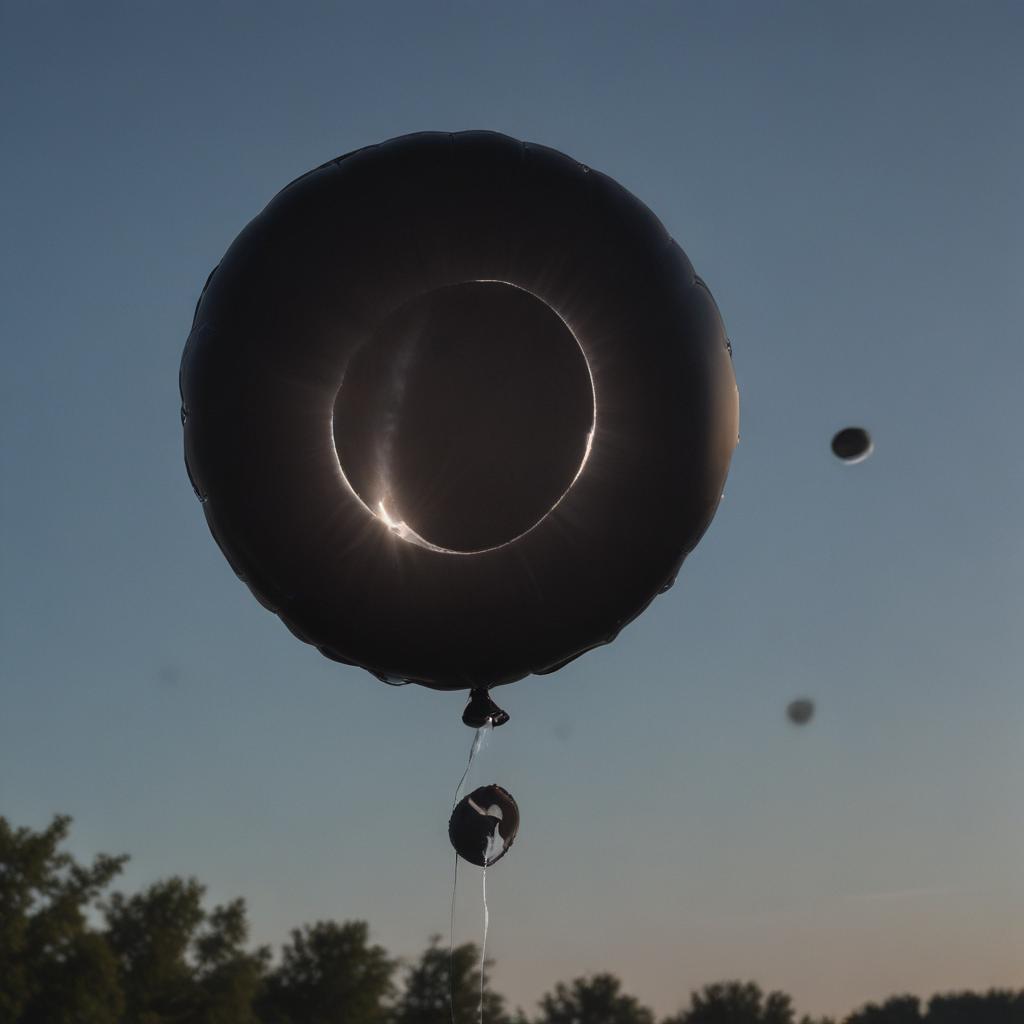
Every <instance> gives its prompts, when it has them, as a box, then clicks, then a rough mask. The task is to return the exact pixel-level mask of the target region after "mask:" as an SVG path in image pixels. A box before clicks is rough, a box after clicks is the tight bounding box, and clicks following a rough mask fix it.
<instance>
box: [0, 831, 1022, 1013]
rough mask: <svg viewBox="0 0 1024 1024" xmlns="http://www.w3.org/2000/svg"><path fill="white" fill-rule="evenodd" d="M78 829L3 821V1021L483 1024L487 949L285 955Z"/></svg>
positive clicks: (906, 1005)
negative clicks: (93, 849)
mask: <svg viewBox="0 0 1024 1024" xmlns="http://www.w3.org/2000/svg"><path fill="white" fill-rule="evenodd" d="M69 826H70V820H69V819H68V818H65V817H58V818H56V819H54V821H53V822H52V823H51V824H50V825H49V827H47V828H45V829H43V830H42V831H38V832H36V831H33V830H31V829H27V828H17V829H16V828H12V827H11V826H10V825H9V824H8V822H7V821H6V819H4V818H0V1024H452V1021H453V1015H452V1008H453V1003H454V1021H455V1022H456V1024H473V1022H475V1021H476V1020H477V1019H478V1006H479V1000H480V989H479V984H480V980H479V973H478V971H479V950H478V949H477V947H475V946H474V945H472V944H465V945H461V946H458V947H456V949H455V951H454V954H453V955H451V956H450V952H449V949H448V947H447V946H446V945H444V946H443V945H442V944H441V942H440V940H439V939H434V940H433V941H432V942H431V943H430V945H429V946H428V947H427V948H426V949H425V950H424V951H423V953H422V954H421V955H420V956H419V957H418V958H417V959H416V960H415V961H413V962H411V963H404V962H402V961H400V960H398V959H396V958H394V957H392V956H390V955H389V954H388V952H387V951H386V950H385V949H384V948H382V947H381V946H379V945H375V944H373V943H372V942H371V941H370V935H369V930H368V928H367V925H366V924H365V923H364V922H361V921H347V922H344V923H341V924H339V923H336V922H333V921H319V922H317V923H316V924H312V925H304V926H303V927H301V928H297V929H295V930H294V931H293V932H292V933H291V937H290V939H289V941H288V942H287V943H285V944H284V946H283V947H282V949H281V951H280V955H279V956H277V957H276V958H275V957H274V956H273V955H272V953H271V951H270V949H269V948H267V947H259V948H256V949H253V948H251V947H250V945H249V942H248V938H249V937H248V923H247V920H246V910H245V903H244V901H242V900H241V899H238V900H234V901H232V902H230V903H227V904H224V905H221V906H215V907H213V908H212V909H208V908H207V907H206V906H205V905H204V890H203V887H202V886H201V885H200V884H199V883H198V882H197V881H196V880H195V879H182V878H170V879H167V880H165V881H161V882H157V883H156V884H154V885H151V886H149V888H147V889H145V890H144V891H142V892H140V893H136V894H135V895H131V896H126V895H124V894H122V893H117V892H113V893H110V892H108V890H109V889H110V887H111V884H112V882H113V880H114V879H115V878H116V876H117V875H118V873H119V872H120V870H121V868H122V867H123V865H124V863H125V860H126V858H125V857H111V856H108V855H100V856H98V857H97V858H96V859H95V860H94V861H93V862H92V863H91V864H88V865H83V864H79V863H77V862H76V861H75V859H74V858H73V857H71V856H70V854H68V853H67V852H66V851H64V850H63V849H62V845H63V843H64V841H65V839H66V838H67V834H68V829H69ZM484 1019H485V1021H486V1022H487V1024H839V1022H838V1021H828V1020H825V1019H815V1020H812V1019H811V1018H809V1017H802V1018H798V1017H797V1015H796V1012H795V1010H794V1009H793V1005H792V1000H791V999H790V997H789V996H787V995H786V994H784V993H782V992H770V993H764V992H762V991H761V989H760V988H759V987H758V986H757V985H755V984H752V983H745V984H744V983H741V982H723V983H719V984H715V985H708V986H705V987H704V988H703V989H701V990H700V991H699V992H694V993H693V994H692V995H691V996H690V1001H689V1005H688V1006H686V1007H685V1008H683V1009H681V1010H680V1011H679V1013H678V1014H676V1015H674V1016H672V1017H669V1018H667V1019H665V1020H663V1021H661V1022H657V1021H656V1018H655V1015H654V1013H653V1012H652V1011H651V1010H650V1009H648V1008H647V1007H645V1006H643V1005H642V1003H640V1002H639V1000H637V999H636V998H635V997H633V996H631V995H628V994H626V993H624V992H623V991H622V989H621V984H620V982H619V980H618V978H616V977H615V976H614V975H612V974H597V975H592V976H589V977H586V978H577V979H576V980H574V981H572V982H569V983H560V984H558V985H556V986H555V989H554V991H552V992H550V993H548V994H547V995H545V996H544V997H543V998H542V999H541V1001H540V1004H539V1006H538V1008H537V1011H536V1013H535V1014H533V1015H532V1016H529V1017H528V1016H527V1015H526V1014H524V1013H523V1012H522V1011H521V1010H516V1011H515V1012H514V1013H513V1012H510V1010H509V1008H508V1007H507V1005H506V1001H505V999H504V998H503V997H502V996H501V995H500V994H499V993H497V992H494V991H492V990H491V989H490V988H489V987H488V988H487V990H486V991H485V993H484ZM922 1022H923V1024H1024V991H1020V992H1008V991H992V992H988V993H985V994H983V995H978V994H973V993H964V994H959V995H945V996H935V997H934V998H933V999H931V1000H930V1001H929V1002H928V1004H927V1005H926V1006H922V1005H921V1003H920V1001H919V1000H918V999H916V998H915V997H911V996H905V997H899V998H895V999H890V1000H888V1001H887V1002H886V1003H884V1004H882V1005H880V1006H876V1005H874V1004H871V1005H868V1006H865V1007H863V1008H862V1009H860V1010H858V1011H856V1012H855V1013H853V1014H852V1015H850V1016H848V1017H846V1018H845V1024H922Z"/></svg>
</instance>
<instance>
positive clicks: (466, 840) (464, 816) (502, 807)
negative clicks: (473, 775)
mask: <svg viewBox="0 0 1024 1024" xmlns="http://www.w3.org/2000/svg"><path fill="white" fill-rule="evenodd" d="M518 831H519V807H518V806H517V804H516V802H515V800H514V799H513V798H512V794H511V793H509V792H508V790H506V789H502V787H501V786H498V785H492V786H480V787H479V788H478V789H474V790H473V792H472V793H470V794H469V796H464V797H463V798H462V799H461V800H460V801H459V802H458V804H456V805H455V809H454V810H453V811H452V816H451V818H449V819H448V838H449V839H450V840H451V843H452V846H453V847H455V852H456V853H457V854H458V855H459V856H460V857H461V858H462V859H463V860H468V861H469V863H470V864H476V866H477V867H481V868H483V867H490V865H492V864H494V863H495V862H497V861H499V860H501V858H502V857H504V856H505V854H506V853H508V851H509V848H510V847H511V846H512V843H513V842H514V841H515V838H516V833H517V832H518ZM495 832H497V836H496V837H495ZM495 839H497V841H498V842H500V843H501V849H500V850H499V851H498V852H497V853H494V852H493V846H492V845H491V844H492V843H493V842H494V841H495ZM489 847H490V849H489ZM489 852H490V853H491V856H490V857H488V853H489Z"/></svg>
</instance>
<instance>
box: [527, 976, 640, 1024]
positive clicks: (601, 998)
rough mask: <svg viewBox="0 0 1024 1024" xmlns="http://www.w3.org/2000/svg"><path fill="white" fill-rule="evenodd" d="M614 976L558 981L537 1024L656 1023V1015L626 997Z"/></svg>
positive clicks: (545, 1003)
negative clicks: (568, 983) (568, 982)
mask: <svg viewBox="0 0 1024 1024" xmlns="http://www.w3.org/2000/svg"><path fill="white" fill-rule="evenodd" d="M621 987H622V983H621V982H620V981H619V979H618V978H616V977H615V975H614V974H607V973H605V974H595V975H592V976H591V977H588V978H577V979H576V980H575V981H573V982H572V984H571V985H566V984H564V983H563V982H559V983H558V984H557V985H556V986H555V991H554V992H552V993H548V994H547V995H545V996H544V997H543V998H542V999H541V1001H540V1010H541V1012H540V1016H539V1017H538V1018H537V1020H536V1022H535V1024H654V1014H653V1013H652V1012H651V1011H650V1010H649V1009H647V1007H646V1006H641V1005H640V1003H639V1002H638V1001H637V1000H636V999H635V998H634V997H633V996H627V995H623V994H622V992H621V991H620V989H621Z"/></svg>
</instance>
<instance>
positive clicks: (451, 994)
mask: <svg viewBox="0 0 1024 1024" xmlns="http://www.w3.org/2000/svg"><path fill="white" fill-rule="evenodd" d="M491 728H492V726H491V721H490V719H488V720H487V721H486V722H485V723H484V724H483V725H482V726H480V728H479V729H477V731H476V733H475V734H474V736H473V742H472V744H471V745H470V748H469V760H468V761H467V762H466V770H465V771H464V772H463V773H462V778H461V779H459V784H458V785H457V786H456V787H455V799H454V800H453V801H452V810H454V809H455V808H456V807H457V806H458V803H459V797H460V796H461V795H462V787H463V786H464V785H465V783H466V777H467V776H468V775H469V769H470V768H472V767H473V758H474V757H476V755H477V754H479V753H480V751H481V750H482V749H483V746H484V742H485V741H486V739H487V735H488V733H490V731H491ZM486 870H487V869H486V868H485V869H484V871H485V873H486ZM458 885H459V855H458V854H457V853H456V854H455V873H454V874H453V875H452V914H451V921H450V923H449V930H448V1005H449V1008H450V1009H451V1017H452V1024H455V894H456V892H457V891H458ZM486 910H487V879H486V878H485V879H484V911H485V912H486ZM486 941H487V928H486V924H485V926H484V942H485V943H486ZM480 974H481V976H480V991H481V996H480V1020H481V1024H482V1022H483V963H482V962H481V965H480Z"/></svg>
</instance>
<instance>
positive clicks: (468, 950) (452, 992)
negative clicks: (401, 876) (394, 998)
mask: <svg viewBox="0 0 1024 1024" xmlns="http://www.w3.org/2000/svg"><path fill="white" fill-rule="evenodd" d="M449 961H450V962H449ZM492 963H493V961H491V960H488V961H487V965H486V966H487V967H488V969H489V968H490V966H491V964H492ZM479 972H480V949H479V947H478V946H475V945H474V944H473V943H471V942H467V943H465V944H464V945H462V946H456V947H455V949H454V950H451V951H450V956H449V949H448V947H447V946H442V945H441V938H440V936H438V935H435V936H433V938H431V940H430V945H429V946H428V947H427V948H426V949H425V950H424V951H423V954H422V955H421V956H420V959H419V960H418V961H417V962H416V963H415V964H414V965H413V966H412V967H411V968H410V969H409V971H408V975H407V977H406V980H405V988H404V990H403V992H402V996H401V998H400V999H399V1001H398V1005H397V1006H396V1007H395V1013H394V1018H393V1019H394V1021H395V1024H451V1022H452V1019H453V1016H454V1020H455V1024H472V1022H475V1021H476V1020H477V1015H478V1012H479V1005H480V973H479ZM485 981H486V972H485ZM484 1021H485V1022H486V1024H509V1018H508V1015H507V1014H506V1012H505V1000H504V999H503V998H502V997H501V996H500V995H498V993H496V992H494V991H492V989H491V988H490V985H489V984H488V985H487V986H486V988H485V990H484Z"/></svg>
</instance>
